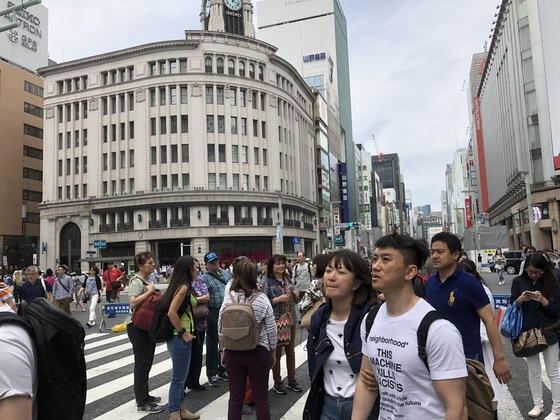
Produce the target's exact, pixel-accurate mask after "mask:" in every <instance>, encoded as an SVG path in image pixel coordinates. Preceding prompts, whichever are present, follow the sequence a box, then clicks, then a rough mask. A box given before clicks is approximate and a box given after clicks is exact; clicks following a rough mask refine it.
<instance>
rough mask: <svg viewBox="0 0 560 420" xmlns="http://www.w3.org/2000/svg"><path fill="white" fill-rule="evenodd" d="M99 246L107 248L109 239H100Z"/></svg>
mask: <svg viewBox="0 0 560 420" xmlns="http://www.w3.org/2000/svg"><path fill="white" fill-rule="evenodd" d="M99 248H103V249H105V248H107V241H106V240H105V239H100V240H99Z"/></svg>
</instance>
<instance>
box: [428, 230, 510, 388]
mask: <svg viewBox="0 0 560 420" xmlns="http://www.w3.org/2000/svg"><path fill="white" fill-rule="evenodd" d="M430 254H431V256H432V262H433V264H434V267H435V268H436V269H437V270H438V271H437V272H436V273H435V274H433V275H432V276H431V277H430V278H429V279H428V281H427V283H426V300H427V301H428V302H429V303H430V305H432V306H433V307H434V308H436V310H437V311H438V312H439V313H441V314H442V315H443V316H444V317H445V318H446V319H447V320H449V321H450V322H451V323H453V325H455V326H456V327H457V329H458V330H459V332H460V333H461V337H462V339H463V349H464V353H465V357H466V358H468V359H474V360H478V361H479V362H482V363H483V362H484V360H483V359H484V358H483V355H482V342H481V339H480V321H481V320H482V322H483V323H484V326H485V327H486V331H487V332H488V339H489V341H490V345H491V346H492V352H493V354H494V366H493V368H494V373H495V374H496V377H497V378H498V380H499V381H500V382H501V383H507V382H508V381H509V380H510V379H511V373H510V370H509V366H508V363H507V362H506V359H505V357H504V349H503V347H502V340H501V337H500V333H499V332H498V328H497V326H496V323H495V322H494V311H493V308H492V305H491V304H490V300H489V299H488V296H487V295H486V292H485V291H484V288H483V287H482V284H481V283H480V282H479V281H478V280H476V279H475V278H474V277H473V276H471V275H470V274H468V273H466V272H464V271H463V270H462V269H461V268H460V267H458V260H459V257H460V255H461V241H460V240H459V238H458V237H457V236H455V235H453V234H452V233H450V232H440V233H438V234H436V235H434V237H433V238H432V244H431V250H430Z"/></svg>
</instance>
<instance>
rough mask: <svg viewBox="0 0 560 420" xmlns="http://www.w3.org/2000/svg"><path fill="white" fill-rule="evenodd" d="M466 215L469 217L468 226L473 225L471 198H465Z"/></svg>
mask: <svg viewBox="0 0 560 420" xmlns="http://www.w3.org/2000/svg"><path fill="white" fill-rule="evenodd" d="M465 216H466V218H467V227H472V225H473V220H472V210H471V199H470V198H465Z"/></svg>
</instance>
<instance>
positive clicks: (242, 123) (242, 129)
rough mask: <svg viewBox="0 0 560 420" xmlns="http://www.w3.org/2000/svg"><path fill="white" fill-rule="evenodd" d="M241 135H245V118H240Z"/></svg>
mask: <svg viewBox="0 0 560 420" xmlns="http://www.w3.org/2000/svg"><path fill="white" fill-rule="evenodd" d="M241 134H242V135H244V136H246V135H247V118H241Z"/></svg>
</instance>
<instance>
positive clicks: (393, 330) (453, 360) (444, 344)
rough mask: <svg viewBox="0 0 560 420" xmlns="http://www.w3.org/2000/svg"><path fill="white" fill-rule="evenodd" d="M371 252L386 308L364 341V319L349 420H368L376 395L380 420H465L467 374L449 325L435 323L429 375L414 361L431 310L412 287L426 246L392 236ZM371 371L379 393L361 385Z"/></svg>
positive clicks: (377, 286)
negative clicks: (360, 362) (422, 327)
mask: <svg viewBox="0 0 560 420" xmlns="http://www.w3.org/2000/svg"><path fill="white" fill-rule="evenodd" d="M375 246H376V250H375V253H374V255H373V263H372V266H371V268H372V284H373V288H374V289H375V290H377V291H380V292H383V294H384V296H385V304H383V305H381V306H380V307H379V309H378V312H377V315H376V317H375V320H374V322H373V324H372V326H371V329H370V331H369V333H368V334H367V336H366V323H367V317H365V318H364V319H363V321H362V325H361V329H360V335H361V337H362V354H363V355H362V367H361V372H360V380H359V381H358V383H357V385H356V391H355V394H354V407H353V411H352V420H366V419H368V418H369V416H370V415H371V411H372V408H373V405H374V402H375V399H376V397H377V395H378V394H379V397H380V406H379V418H383V419H387V418H391V419H394V418H404V419H411V418H419V419H431V420H443V419H446V420H466V419H467V407H466V379H465V378H466V377H467V369H466V365H465V363H464V354H463V350H462V344H461V336H460V334H459V332H458V331H457V329H456V328H455V327H454V326H453V325H452V324H451V323H450V322H449V321H446V320H443V319H437V320H435V321H433V322H432V324H431V326H430V328H429V330H428V331H429V334H428V339H427V344H426V353H427V355H428V360H429V370H428V369H427V368H426V366H425V365H424V362H423V361H422V359H420V357H419V355H418V345H417V343H418V340H417V331H418V328H419V325H420V322H421V321H422V319H423V318H424V316H425V315H426V314H427V313H429V312H431V311H433V309H434V308H432V307H431V306H430V305H429V304H428V303H427V302H426V301H425V300H424V299H420V298H419V297H418V296H416V294H415V293H414V287H413V282H414V279H415V278H416V276H417V274H418V269H419V268H420V267H422V265H423V264H424V262H425V260H426V258H427V255H428V247H427V244H426V243H425V242H424V241H421V240H418V239H413V238H411V237H410V236H407V235H401V234H398V233H395V234H392V235H387V236H384V237H382V238H381V239H379V240H378V241H377V243H376V244H375ZM372 371H373V372H374V375H375V377H376V378H377V382H378V384H379V391H377V389H375V388H369V387H368V382H367V380H364V378H368V377H369V378H371V375H372Z"/></svg>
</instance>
